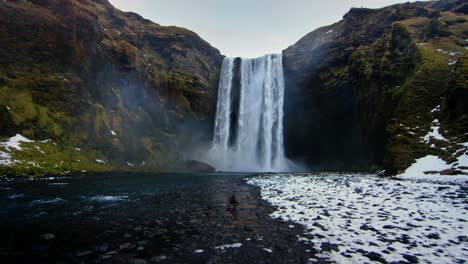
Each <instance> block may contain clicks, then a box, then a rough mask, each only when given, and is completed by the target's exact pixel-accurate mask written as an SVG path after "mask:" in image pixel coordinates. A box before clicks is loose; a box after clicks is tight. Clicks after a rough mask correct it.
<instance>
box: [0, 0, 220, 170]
mask: <svg viewBox="0 0 468 264" xmlns="http://www.w3.org/2000/svg"><path fill="white" fill-rule="evenodd" d="M0 36H1V37H0V120H1V125H0V137H1V138H3V140H2V142H1V144H0V156H1V161H0V168H1V169H0V174H2V172H3V173H10V174H17V173H25V174H41V173H44V172H57V173H62V172H64V171H73V170H112V169H132V168H138V169H148V170H149V169H151V170H164V169H166V168H168V167H170V166H171V165H172V163H173V162H174V161H175V160H177V159H178V157H179V156H180V155H179V153H175V151H174V150H175V149H180V145H181V144H184V143H186V141H187V137H186V136H187V135H188V134H187V132H189V133H190V136H195V134H194V133H193V131H192V129H193V130H195V129H196V130H197V131H200V132H199V133H200V134H202V135H204V137H205V138H209V137H210V131H211V123H212V119H213V115H214V112H215V106H216V103H215V102H216V91H217V89H216V88H217V79H218V75H219V70H220V67H221V63H222V56H221V54H220V53H219V51H218V50H217V49H215V48H213V47H211V46H210V45H209V44H208V43H207V42H205V41H204V40H203V39H201V38H200V37H199V36H198V35H197V34H195V33H193V32H191V31H189V30H186V29H183V28H179V27H164V26H160V25H158V24H155V23H153V22H151V21H149V20H147V19H144V18H142V17H141V16H139V15H137V14H134V13H126V12H122V11H120V10H118V9H116V8H114V7H113V6H112V5H111V4H110V3H109V2H108V1H107V0H31V1H25V0H7V1H1V2H0ZM16 134H20V135H22V136H23V137H25V138H27V139H28V140H29V141H30V142H24V141H26V139H22V137H13V136H15V135H16ZM11 137H13V138H11ZM8 138H10V139H9V140H8ZM15 140H16V141H15ZM18 140H19V142H21V140H22V141H23V142H24V143H22V144H20V143H18ZM200 140H202V139H200ZM15 142H17V145H18V144H19V145H18V146H19V147H18V148H15V147H14V146H15ZM2 165H3V166H2ZM5 165H8V166H5Z"/></svg>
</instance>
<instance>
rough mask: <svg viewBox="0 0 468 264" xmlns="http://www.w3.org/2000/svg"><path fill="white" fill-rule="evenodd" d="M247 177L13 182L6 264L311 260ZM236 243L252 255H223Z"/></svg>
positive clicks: (5, 199)
mask: <svg viewBox="0 0 468 264" xmlns="http://www.w3.org/2000/svg"><path fill="white" fill-rule="evenodd" d="M247 176H248V175H245V174H210V175H202V174H164V175H154V174H96V175H87V176H80V175H76V176H71V177H67V178H50V179H42V180H37V181H13V182H7V181H3V182H1V183H0V237H1V239H0V260H5V261H7V262H15V263H20V262H35V263H128V262H129V261H130V262H132V261H135V260H138V261H139V260H144V261H147V263H151V262H166V263H207V262H216V263H233V262H238V263H240V262H245V261H247V260H251V261H250V262H252V259H253V258H255V259H257V260H262V261H263V260H265V261H266V262H285V263H288V262H289V263H297V262H304V261H305V260H306V259H307V256H306V255H304V254H303V253H301V254H297V252H295V251H296V250H300V251H301V252H304V251H303V248H302V247H301V246H300V245H299V244H297V238H296V237H295V236H294V232H295V231H294V229H291V228H290V227H289V226H288V224H287V223H280V222H275V221H273V220H271V218H270V217H269V213H270V212H271V208H270V207H269V206H268V205H267V204H266V203H265V202H263V201H261V199H260V196H259V191H258V189H256V188H254V187H253V186H250V185H247V184H246V183H245V177H247ZM233 196H235V201H233V198H232V197H233ZM271 230H276V231H275V233H274V234H272V232H271ZM297 232H298V233H299V232H300V230H299V227H298V230H297ZM45 234H52V235H53V237H54V238H51V236H50V235H45ZM289 240H290V241H289ZM288 241H289V242H288ZM285 242H287V243H286V244H288V245H291V246H294V245H296V244H297V247H296V248H295V249H290V248H287V247H285V246H284V244H285ZM234 243H242V244H243V246H242V250H241V249H233V250H229V251H228V252H226V251H225V250H220V249H219V248H218V249H217V248H216V247H217V246H221V245H225V244H234ZM272 247H275V248H279V249H280V250H277V252H278V253H276V254H277V256H274V254H273V255H272V254H270V253H269V252H267V251H266V250H264V248H272ZM282 247H283V248H282ZM288 247H289V246H288ZM281 248H282V249H281ZM201 251H203V252H201ZM278 254H279V255H278ZM278 256H281V259H284V261H279V259H278V258H277V257H278ZM275 257H276V258H275ZM275 259H276V261H275ZM268 260H270V261H268ZM262 261H260V262H262ZM2 263H6V262H2ZM143 263H144V262H143Z"/></svg>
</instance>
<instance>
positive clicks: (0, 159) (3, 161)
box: [0, 151, 16, 166]
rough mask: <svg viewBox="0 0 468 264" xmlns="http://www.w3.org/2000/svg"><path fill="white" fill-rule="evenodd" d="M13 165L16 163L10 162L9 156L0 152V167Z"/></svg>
mask: <svg viewBox="0 0 468 264" xmlns="http://www.w3.org/2000/svg"><path fill="white" fill-rule="evenodd" d="M15 163H16V161H14V160H12V158H11V155H10V154H8V153H5V152H1V151H0V165H4V166H10V165H13V164H15Z"/></svg>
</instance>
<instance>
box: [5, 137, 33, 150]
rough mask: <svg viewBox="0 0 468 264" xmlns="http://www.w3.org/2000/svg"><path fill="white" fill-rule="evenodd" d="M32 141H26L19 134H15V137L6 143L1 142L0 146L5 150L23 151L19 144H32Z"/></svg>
mask: <svg viewBox="0 0 468 264" xmlns="http://www.w3.org/2000/svg"><path fill="white" fill-rule="evenodd" d="M32 142H34V140H30V139H27V138H25V137H23V136H22V135H20V134H16V136H14V137H11V138H10V139H9V140H8V141H5V142H1V143H0V146H3V147H5V148H7V149H10V150H11V149H16V150H23V148H22V147H21V146H20V144H21V143H32Z"/></svg>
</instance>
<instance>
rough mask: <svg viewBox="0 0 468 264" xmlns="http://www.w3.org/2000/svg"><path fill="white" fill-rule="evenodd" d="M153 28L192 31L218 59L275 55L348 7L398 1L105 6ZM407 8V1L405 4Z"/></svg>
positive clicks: (176, 0)
mask: <svg viewBox="0 0 468 264" xmlns="http://www.w3.org/2000/svg"><path fill="white" fill-rule="evenodd" d="M110 1H111V3H113V4H114V5H115V6H116V7H117V8H119V9H121V10H124V11H132V12H135V13H138V14H140V15H142V16H143V17H145V18H147V19H150V20H152V21H154V22H156V23H158V24H161V25H165V26H169V25H175V26H181V27H185V28H188V29H190V30H193V31H195V32H196V33H198V35H200V36H201V37H202V38H203V39H205V40H206V41H208V42H209V43H210V44H211V45H212V46H214V47H216V48H218V49H219V50H220V51H221V53H222V54H224V55H227V56H239V57H259V56H262V55H265V54H268V53H278V52H281V51H282V50H284V49H285V48H287V47H288V46H290V45H292V44H294V43H295V42H296V41H298V40H299V39H300V38H301V37H303V36H304V35H305V34H307V33H309V32H310V31H312V30H314V29H316V28H318V27H321V26H326V25H329V24H332V23H334V22H337V21H339V20H340V19H341V18H342V17H343V15H344V14H345V13H346V12H347V11H348V10H349V9H350V8H351V7H370V8H378V7H383V6H387V5H391V4H396V3H403V2H408V1H404V0H110ZM411 2H413V1H411Z"/></svg>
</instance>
